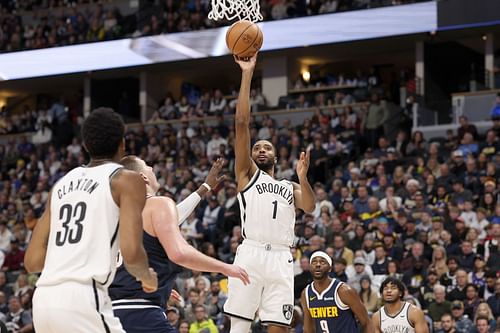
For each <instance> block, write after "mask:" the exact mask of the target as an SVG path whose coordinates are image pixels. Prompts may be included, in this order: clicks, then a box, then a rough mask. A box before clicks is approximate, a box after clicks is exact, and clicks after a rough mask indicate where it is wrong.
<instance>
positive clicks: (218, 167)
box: [205, 158, 226, 189]
mask: <svg viewBox="0 0 500 333" xmlns="http://www.w3.org/2000/svg"><path fill="white" fill-rule="evenodd" d="M224 162H225V161H224V159H223V158H218V159H217V160H216V161H215V162H214V163H213V164H212V167H211V168H210V171H209V172H208V175H207V178H205V183H207V184H208V186H210V187H211V188H212V189H214V188H216V187H217V185H219V184H220V182H222V181H223V180H224V179H225V178H226V176H224V175H221V174H220V173H221V171H222V168H223V167H224Z"/></svg>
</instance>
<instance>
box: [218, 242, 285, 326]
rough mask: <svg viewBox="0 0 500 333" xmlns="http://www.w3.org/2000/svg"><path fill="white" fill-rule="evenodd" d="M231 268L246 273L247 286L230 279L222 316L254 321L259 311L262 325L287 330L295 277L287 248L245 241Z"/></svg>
mask: <svg viewBox="0 0 500 333" xmlns="http://www.w3.org/2000/svg"><path fill="white" fill-rule="evenodd" d="M234 264H235V265H238V266H240V267H242V268H244V269H245V270H246V271H247V272H248V275H249V277H250V284H248V285H246V286H245V285H244V284H243V282H241V281H240V280H239V279H235V278H229V281H228V299H227V302H226V304H224V313H225V314H227V315H229V316H233V317H236V318H240V319H245V320H249V321H253V319H254V318H255V314H256V313H257V311H258V314H259V318H260V320H261V322H262V324H264V325H281V326H290V323H291V321H292V315H293V277H294V275H293V258H292V254H291V253H290V248H288V247H287V246H284V245H273V244H262V243H259V242H256V241H251V240H248V239H245V240H244V241H243V244H241V245H240V246H239V247H238V250H237V252H236V258H235V260H234Z"/></svg>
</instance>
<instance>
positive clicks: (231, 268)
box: [222, 265, 250, 285]
mask: <svg viewBox="0 0 500 333" xmlns="http://www.w3.org/2000/svg"><path fill="white" fill-rule="evenodd" d="M222 273H223V274H224V275H227V276H230V277H233V278H237V279H240V280H241V282H243V284H244V285H247V284H250V278H249V277H248V273H247V271H245V270H244V269H243V268H241V267H240V266H236V265H227V269H226V271H225V272H222Z"/></svg>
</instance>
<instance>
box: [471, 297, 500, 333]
mask: <svg viewBox="0 0 500 333" xmlns="http://www.w3.org/2000/svg"><path fill="white" fill-rule="evenodd" d="M479 318H484V319H486V321H487V323H488V326H489V333H494V332H495V331H496V327H497V321H496V320H495V318H494V317H493V313H492V312H491V309H490V307H489V306H488V303H486V302H482V303H480V304H479V305H478V307H477V310H476V314H475V315H474V322H475V323H476V326H478V324H477V320H478V319H479ZM486 332H488V331H485V333H486ZM478 333H479V332H478Z"/></svg>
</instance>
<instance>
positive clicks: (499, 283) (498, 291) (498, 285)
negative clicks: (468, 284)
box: [487, 278, 500, 318]
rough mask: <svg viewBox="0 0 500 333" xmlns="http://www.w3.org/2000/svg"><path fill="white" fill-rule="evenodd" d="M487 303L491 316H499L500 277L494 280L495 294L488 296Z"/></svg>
mask: <svg viewBox="0 0 500 333" xmlns="http://www.w3.org/2000/svg"><path fill="white" fill-rule="evenodd" d="M487 302H488V305H489V306H490V309H491V311H492V312H493V316H495V318H498V317H500V278H497V280H496V282H495V294H494V295H492V296H490V297H489V298H488V301H487Z"/></svg>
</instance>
